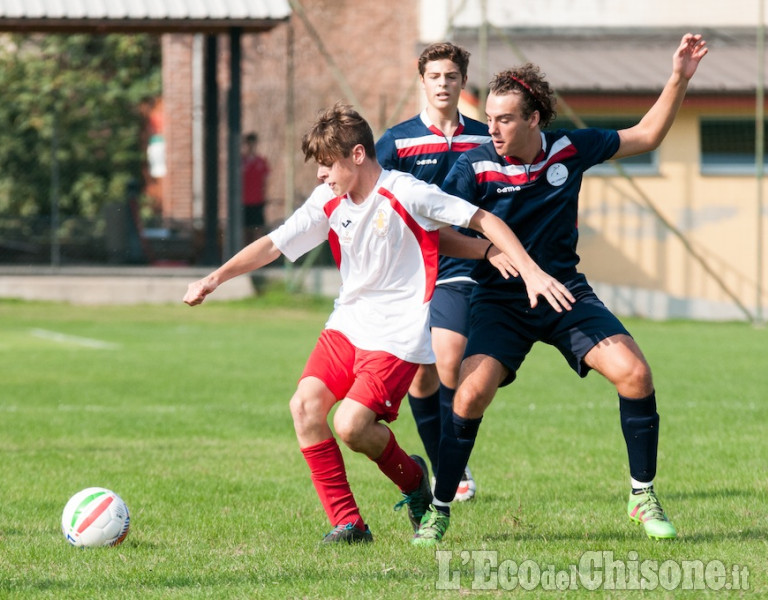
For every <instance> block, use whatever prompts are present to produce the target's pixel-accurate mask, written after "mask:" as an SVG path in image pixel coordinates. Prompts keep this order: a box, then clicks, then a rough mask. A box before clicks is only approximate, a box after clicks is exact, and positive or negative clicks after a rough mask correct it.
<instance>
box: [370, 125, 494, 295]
mask: <svg viewBox="0 0 768 600" xmlns="http://www.w3.org/2000/svg"><path fill="white" fill-rule="evenodd" d="M490 139H491V138H490V136H489V135H488V126H487V125H486V124H485V123H481V122H480V121H475V120H474V119H470V118H469V117H465V116H464V115H462V114H459V127H458V129H456V131H455V132H454V134H453V137H452V138H446V137H445V135H444V134H443V132H442V131H440V130H439V129H438V128H437V127H436V126H435V125H433V124H432V122H431V121H430V119H429V117H428V116H427V111H426V110H424V111H422V113H421V114H419V115H416V116H415V117H413V118H411V119H408V120H407V121H403V122H402V123H399V124H398V125H395V126H394V127H390V128H389V129H387V131H385V132H384V134H383V135H382V136H381V138H379V141H378V142H376V157H377V158H378V160H379V164H380V165H381V166H382V167H383V168H385V169H390V170H397V171H405V172H406V173H411V174H412V175H413V176H414V177H417V178H418V179H421V180H422V181H426V182H427V183H434V184H436V185H442V183H443V180H444V179H445V177H446V175H448V172H449V171H450V170H451V167H452V166H453V164H454V163H455V162H456V159H458V158H459V156H461V155H462V153H464V152H466V151H468V150H471V149H472V148H476V147H477V146H479V145H480V144H484V143H486V142H488V141H489V140H490ZM458 231H461V232H462V233H464V234H467V235H471V236H476V235H477V234H476V233H475V232H474V231H472V230H469V229H458ZM476 262H477V261H474V260H465V259H458V258H450V257H448V256H440V264H439V274H438V280H437V283H438V285H439V284H441V283H445V282H447V281H470V280H471V273H472V269H473V268H474V266H475V264H476Z"/></svg>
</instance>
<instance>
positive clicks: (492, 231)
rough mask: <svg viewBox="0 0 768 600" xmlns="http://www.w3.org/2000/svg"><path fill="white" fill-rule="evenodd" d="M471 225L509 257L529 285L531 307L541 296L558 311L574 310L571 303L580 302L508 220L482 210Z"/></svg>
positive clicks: (533, 306)
mask: <svg viewBox="0 0 768 600" xmlns="http://www.w3.org/2000/svg"><path fill="white" fill-rule="evenodd" d="M469 226H470V227H471V228H472V229H474V230H475V231H479V232H481V233H482V234H483V235H485V237H487V238H488V239H489V240H490V241H492V242H493V244H494V246H496V247H497V248H498V249H499V250H501V251H502V252H503V253H504V254H506V255H507V256H508V257H509V259H510V261H511V263H512V264H513V265H514V266H515V268H516V269H517V270H518V272H519V273H520V277H522V278H523V281H524V282H525V288H526V290H527V291H528V298H529V299H530V302H531V308H535V307H536V306H537V305H538V303H539V296H542V297H544V299H545V300H546V301H547V302H549V304H550V306H552V308H554V309H555V310H556V311H557V312H562V311H563V309H565V310H571V303H572V302H576V298H574V297H573V295H572V294H571V292H569V291H568V288H566V287H565V286H564V285H563V284H562V283H560V282H559V281H558V280H557V279H555V278H554V277H552V276H551V275H549V274H547V273H545V272H544V271H542V270H541V268H540V267H539V265H537V264H536V262H534V260H533V259H532V258H531V257H530V256H529V254H528V253H527V252H526V251H525V248H524V247H523V245H522V244H521V243H520V240H519V239H518V237H517V236H516V235H515V234H514V233H513V232H512V230H511V229H510V228H509V227H508V226H507V224H506V223H504V221H502V220H501V219H500V218H499V217H497V216H496V215H494V214H491V213H489V212H487V211H485V210H483V209H481V208H480V209H478V210H477V212H475V214H474V215H473V217H472V220H471V221H470V223H469Z"/></svg>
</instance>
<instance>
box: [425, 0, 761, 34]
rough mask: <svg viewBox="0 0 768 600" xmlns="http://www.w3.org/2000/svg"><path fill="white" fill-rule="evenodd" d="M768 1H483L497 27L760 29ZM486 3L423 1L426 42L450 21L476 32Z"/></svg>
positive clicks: (473, 1) (459, 0)
mask: <svg viewBox="0 0 768 600" xmlns="http://www.w3.org/2000/svg"><path fill="white" fill-rule="evenodd" d="M761 2H762V3H763V11H764V13H766V12H768V8H766V5H767V4H768V0H729V1H728V2H726V3H723V2H720V1H715V0H643V1H641V2H638V1H637V0H485V2H484V3H485V5H486V7H487V9H486V10H487V19H488V21H489V22H490V23H493V24H494V25H496V26H498V27H682V28H684V29H689V30H694V29H695V30H701V29H702V28H705V27H756V26H757V24H758V21H759V8H760V3H761ZM482 4H483V1H482V0H421V30H422V41H425V42H429V41H435V40H440V39H444V37H445V34H446V31H447V30H448V26H449V23H450V15H451V14H452V13H454V12H456V11H457V9H459V8H461V11H460V12H459V13H458V14H457V16H456V17H455V18H454V23H455V25H456V26H459V27H477V26H478V25H479V24H480V23H481V21H482V8H481V7H482Z"/></svg>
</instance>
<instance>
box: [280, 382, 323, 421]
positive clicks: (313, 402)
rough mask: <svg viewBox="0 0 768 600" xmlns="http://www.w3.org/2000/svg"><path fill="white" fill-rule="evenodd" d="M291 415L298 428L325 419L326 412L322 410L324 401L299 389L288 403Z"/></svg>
mask: <svg viewBox="0 0 768 600" xmlns="http://www.w3.org/2000/svg"><path fill="white" fill-rule="evenodd" d="M288 407H289V409H290V411H291V417H293V422H294V424H295V425H296V427H297V428H306V427H309V426H312V425H315V424H316V423H318V422H320V421H325V414H323V411H322V410H321V407H322V402H321V401H320V400H319V399H317V398H313V397H311V396H307V395H305V394H302V393H301V392H300V391H297V392H296V393H295V394H294V395H293V397H292V398H291V401H290V402H289V404H288Z"/></svg>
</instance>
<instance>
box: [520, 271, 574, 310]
mask: <svg viewBox="0 0 768 600" xmlns="http://www.w3.org/2000/svg"><path fill="white" fill-rule="evenodd" d="M523 281H525V288H526V290H527V291H528V298H529V299H530V301H531V308H536V306H538V304H539V296H542V297H543V298H544V299H545V300H546V301H547V302H549V304H550V306H551V307H552V308H554V309H555V310H556V311H557V312H563V309H565V310H571V304H572V303H573V302H576V298H574V297H573V294H571V292H570V291H568V288H566V287H565V286H564V285H563V284H562V283H560V282H559V281H558V280H557V279H555V278H554V277H552V276H551V275H548V274H547V273H545V272H544V271H542V270H541V269H539V268H538V267H537V268H536V270H535V271H534V272H533V273H529V274H526V275H523Z"/></svg>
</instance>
